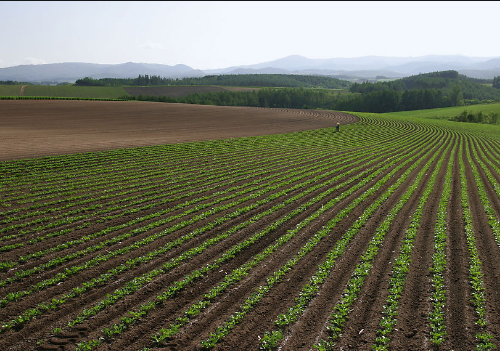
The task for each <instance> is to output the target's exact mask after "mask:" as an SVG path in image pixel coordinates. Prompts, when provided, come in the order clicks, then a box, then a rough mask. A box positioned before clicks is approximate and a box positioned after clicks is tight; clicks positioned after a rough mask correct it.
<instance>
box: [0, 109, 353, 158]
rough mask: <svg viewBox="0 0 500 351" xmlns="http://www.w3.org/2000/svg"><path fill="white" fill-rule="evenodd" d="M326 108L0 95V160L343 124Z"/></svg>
mask: <svg viewBox="0 0 500 351" xmlns="http://www.w3.org/2000/svg"><path fill="white" fill-rule="evenodd" d="M356 121H358V118H357V117H354V116H352V115H348V114H345V113H340V112H336V113H332V112H331V111H319V110H318V111H315V110H312V111H311V110H292V109H267V108H254V107H226V106H224V107H218V106H202V105H187V104H170V103H156V102H142V101H127V102H124V101H112V102H110V101H78V100H70V101H64V100H28V101H26V100H3V101H0V160H11V159H19V158H30V157H40V156H54V155H62V154H68V153H75V152H89V151H103V150H112V149H118V148H127V147H136V146H149V145H161V144H172V143H183V142H188V141H203V140H213V139H227V138H238V137H244V136H256V135H271V134H282V133H290V132H297V131H302V130H311V129H318V128H325V127H332V126H334V125H335V123H337V122H340V123H341V124H348V123H353V122H356Z"/></svg>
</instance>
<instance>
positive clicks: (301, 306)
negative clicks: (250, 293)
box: [261, 151, 431, 349]
mask: <svg viewBox="0 0 500 351" xmlns="http://www.w3.org/2000/svg"><path fill="white" fill-rule="evenodd" d="M428 152H431V151H428ZM426 155H427V154H426ZM426 155H424V156H422V158H421V159H420V162H422V160H423V158H424V157H425V156H426ZM429 162H430V161H429ZM429 162H428V163H427V166H426V167H424V169H423V170H422V171H421V172H420V174H424V173H425V171H426V169H427V167H428V166H429ZM418 165H419V162H415V163H414V164H413V165H412V166H411V167H410V168H408V169H407V170H406V171H405V173H404V175H403V176H401V177H400V178H399V182H398V183H396V184H394V185H393V186H392V187H391V188H389V189H388V190H387V191H386V193H385V194H384V195H383V196H381V197H380V198H378V199H377V200H375V201H374V202H372V205H371V206H370V207H369V208H367V209H366V210H365V212H364V213H363V215H362V216H360V217H359V219H358V220H357V221H356V223H355V224H353V225H352V226H351V228H350V229H349V231H348V232H347V233H346V234H345V236H344V237H343V239H342V240H341V241H339V243H338V244H337V245H336V247H335V248H334V249H333V250H332V251H331V252H330V253H329V255H328V258H327V260H326V261H325V262H324V263H323V264H321V265H320V266H319V268H318V270H317V272H316V273H315V274H314V275H313V276H312V277H311V279H310V281H309V282H308V284H306V285H305V286H304V288H303V289H302V291H301V292H300V294H299V296H298V297H297V298H296V299H295V300H296V301H297V303H296V304H295V305H294V306H292V307H290V308H288V310H287V312H286V313H284V314H281V315H279V316H278V318H277V319H276V320H275V325H276V326H277V327H278V329H277V330H274V331H270V332H266V333H265V334H264V337H263V338H262V340H261V348H262V349H276V348H277V347H278V346H279V345H280V343H281V342H282V340H283V338H284V331H285V329H286V328H289V327H290V326H291V325H292V324H294V323H296V321H297V320H298V319H299V318H300V315H302V314H303V313H304V312H305V310H306V308H307V306H308V305H309V304H310V302H311V301H312V300H313V299H314V297H316V296H317V295H318V292H319V291H320V288H321V286H322V284H323V283H324V282H325V281H326V279H327V278H328V274H329V273H330V272H331V270H332V269H333V268H334V266H335V262H336V260H337V259H338V257H340V256H341V255H342V253H343V252H344V250H345V249H346V247H347V244H348V243H349V241H350V240H351V239H352V238H353V237H354V236H355V235H356V234H357V233H358V231H359V230H360V228H362V227H363V225H364V224H365V223H366V222H367V221H368V220H369V219H370V217H371V216H372V215H373V213H374V212H375V211H376V210H377V209H378V208H379V207H380V205H381V204H382V203H384V202H385V201H386V200H387V199H388V198H389V197H390V195H392V194H393V192H394V191H395V190H396V189H397V187H398V186H399V185H400V184H402V182H404V181H405V180H406V177H407V176H409V174H410V172H411V171H412V170H413V169H414V168H416V167H417V166H418ZM414 189H415V187H412V188H411V189H410V190H414ZM408 194H410V195H411V192H408ZM407 196H409V195H407ZM386 220H389V218H388V219H386ZM364 268H367V267H364ZM355 272H356V271H355ZM347 310H348V307H347V309H346V310H345V311H347ZM343 317H344V320H345V318H346V315H344V316H343ZM333 323H335V322H334V321H332V322H330V325H332V324H333ZM337 328H338V329H339V332H340V330H341V328H342V323H340V322H339V320H337ZM320 347H321V348H326V347H327V342H326V341H322V342H320Z"/></svg>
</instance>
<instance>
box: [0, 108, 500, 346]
mask: <svg viewBox="0 0 500 351" xmlns="http://www.w3.org/2000/svg"><path fill="white" fill-rule="evenodd" d="M0 171H1V174H2V177H1V179H0V253H1V256H0V257H1V258H0V349H1V350H13V351H14V350H137V351H139V350H140V351H146V350H210V349H213V350H233V349H239V350H310V349H317V350H340V349H357V350H391V349H405V350H422V349H437V350H452V349H455V350H459V349H467V350H492V349H494V348H496V347H498V346H499V345H500V338H499V335H500V316H499V314H498V306H500V292H499V289H498V286H500V274H499V273H500V222H499V221H500V138H499V139H498V140H497V139H494V138H492V137H491V136H488V137H486V136H483V135H481V134H474V131H470V130H465V129H464V130H462V129H460V127H459V126H457V124H453V123H452V122H443V121H440V122H429V121H428V120H425V121H419V120H410V119H408V120H400V119H395V118H390V117H382V116H380V115H370V114H361V116H360V121H359V122H358V123H355V124H352V125H346V126H343V128H342V131H341V132H336V131H335V128H325V129H319V130H311V131H306V132H297V133H289V134H282V135H274V136H262V137H249V138H236V139H228V140H213V141H205V142H190V143H183V144H175V145H163V146H154V147H141V148H130V149H118V150H112V151H103V152H93V153H79V154H71V155H61V156H51V157H42V158H34V159H22V160H15V161H4V162H1V163H0Z"/></svg>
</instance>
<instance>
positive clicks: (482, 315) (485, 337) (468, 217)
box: [459, 140, 495, 350]
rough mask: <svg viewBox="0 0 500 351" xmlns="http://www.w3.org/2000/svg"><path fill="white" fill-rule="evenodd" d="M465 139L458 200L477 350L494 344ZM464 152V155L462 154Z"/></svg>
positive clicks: (462, 143)
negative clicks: (474, 319) (467, 165)
mask: <svg viewBox="0 0 500 351" xmlns="http://www.w3.org/2000/svg"><path fill="white" fill-rule="evenodd" d="M467 144H468V143H467V141H462V140H461V143H460V145H459V147H460V148H461V149H462V150H463V151H462V157H460V158H459V165H460V184H461V187H460V201H461V204H462V213H463V220H464V225H465V236H466V241H467V248H468V252H469V279H470V285H471V301H470V303H471V304H472V306H473V307H474V311H475V312H476V317H477V319H476V325H477V327H478V329H479V332H477V334H476V340H477V345H476V349H477V350H492V349H494V348H495V345H494V344H493V343H492V342H491V340H492V339H493V335H491V334H489V333H488V332H487V326H488V322H487V320H486V308H485V301H486V297H485V294H484V290H485V288H484V281H483V272H482V262H481V260H480V259H479V252H478V249H477V245H476V238H475V230H474V221H473V218H472V213H471V211H470V207H469V196H470V195H469V192H468V188H469V187H471V188H472V187H474V186H476V185H472V184H469V182H468V181H467V179H466V176H465V174H466V172H465V161H464V159H467V160H468V162H469V166H471V167H472V163H470V158H469V157H468V156H467V154H468V150H467V149H468V145H467ZM464 154H465V155H464Z"/></svg>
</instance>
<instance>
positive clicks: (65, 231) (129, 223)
mask: <svg viewBox="0 0 500 351" xmlns="http://www.w3.org/2000/svg"><path fill="white" fill-rule="evenodd" d="M129 224H130V223H129ZM64 233H67V232H66V231H65V232H64ZM34 241H35V242H36V240H34Z"/></svg>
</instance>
